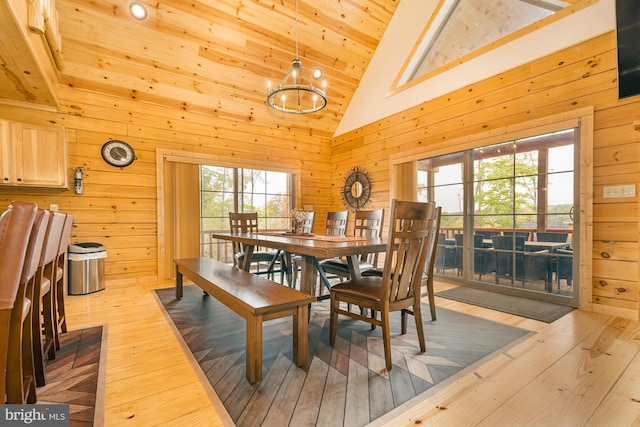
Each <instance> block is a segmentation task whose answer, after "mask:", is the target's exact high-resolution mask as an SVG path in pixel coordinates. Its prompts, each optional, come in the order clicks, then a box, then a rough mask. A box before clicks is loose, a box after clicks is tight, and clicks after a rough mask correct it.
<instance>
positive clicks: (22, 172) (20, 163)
mask: <svg viewBox="0 0 640 427" xmlns="http://www.w3.org/2000/svg"><path fill="white" fill-rule="evenodd" d="M14 129H15V130H14V132H15V134H14V141H15V142H16V143H15V144H14V146H13V149H14V150H13V158H14V159H15V166H14V170H13V172H14V176H15V180H16V181H17V184H18V185H21V186H30V187H67V141H66V135H65V131H64V129H63V128H61V127H53V126H38V125H31V124H26V123H15V128H14Z"/></svg>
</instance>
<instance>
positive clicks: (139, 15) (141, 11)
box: [129, 3, 147, 20]
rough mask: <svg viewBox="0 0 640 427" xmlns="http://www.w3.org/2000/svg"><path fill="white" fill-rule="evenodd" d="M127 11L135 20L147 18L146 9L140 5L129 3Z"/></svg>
mask: <svg viewBox="0 0 640 427" xmlns="http://www.w3.org/2000/svg"><path fill="white" fill-rule="evenodd" d="M129 11H130V12H131V15H132V16H133V17H134V18H136V19H139V20H143V19H145V18H146V17H147V9H146V8H145V7H144V6H143V5H142V4H140V3H131V5H129Z"/></svg>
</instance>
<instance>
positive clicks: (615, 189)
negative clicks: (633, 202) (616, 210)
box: [602, 184, 636, 199]
mask: <svg viewBox="0 0 640 427" xmlns="http://www.w3.org/2000/svg"><path fill="white" fill-rule="evenodd" d="M635 196H636V186H635V184H628V185H605V186H604V189H603V194H602V197H604V198H605V199H614V198H619V197H635Z"/></svg>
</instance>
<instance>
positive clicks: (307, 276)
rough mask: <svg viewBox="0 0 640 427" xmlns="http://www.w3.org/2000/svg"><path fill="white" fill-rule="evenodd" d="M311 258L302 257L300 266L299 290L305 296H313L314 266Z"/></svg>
mask: <svg viewBox="0 0 640 427" xmlns="http://www.w3.org/2000/svg"><path fill="white" fill-rule="evenodd" d="M313 258H314V257H312V256H308V255H303V256H302V265H300V290H301V291H302V292H304V293H306V294H309V295H314V294H315V292H314V289H313V287H314V286H313V285H314V281H315V280H314V279H315V273H314V266H313Z"/></svg>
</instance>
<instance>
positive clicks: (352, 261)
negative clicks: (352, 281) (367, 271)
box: [347, 255, 360, 278]
mask: <svg viewBox="0 0 640 427" xmlns="http://www.w3.org/2000/svg"><path fill="white" fill-rule="evenodd" d="M347 266H348V267H349V277H353V278H358V277H360V263H359V262H358V255H349V256H347Z"/></svg>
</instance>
